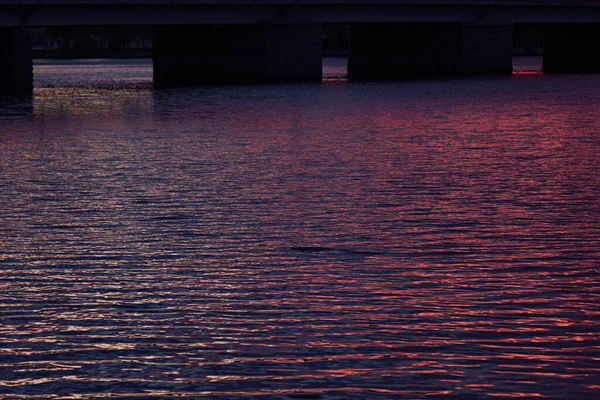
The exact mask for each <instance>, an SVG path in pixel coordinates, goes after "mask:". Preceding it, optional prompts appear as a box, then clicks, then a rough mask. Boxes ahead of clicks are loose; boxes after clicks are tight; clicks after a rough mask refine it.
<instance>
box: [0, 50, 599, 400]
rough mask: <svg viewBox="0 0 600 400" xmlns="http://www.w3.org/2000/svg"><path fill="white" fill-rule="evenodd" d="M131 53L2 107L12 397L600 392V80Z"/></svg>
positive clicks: (3, 364)
mask: <svg viewBox="0 0 600 400" xmlns="http://www.w3.org/2000/svg"><path fill="white" fill-rule="evenodd" d="M119 63H120V62H116V65H117V67H115V69H118V70H119V72H114V74H115V75H114V76H113V75H111V76H109V77H108V78H106V77H103V76H100V77H96V80H94V82H95V84H94V85H92V87H82V86H84V85H80V84H79V83H78V82H79V81H78V80H77V79H78V78H77V76H79V75H77V74H73V78H72V79H73V80H74V81H72V82H71V81H67V82H65V81H64V80H62V79H64V75H60V78H57V76H58V75H57V74H55V73H48V74H44V73H43V71H44V70H45V71H50V72H51V71H54V70H53V68H54V66H52V65H44V68H45V69H44V68H39V67H40V66H38V67H36V68H38V69H36V72H37V73H38V75H37V76H36V83H37V85H38V88H37V89H36V91H35V95H34V98H33V100H32V104H31V110H32V111H31V112H30V113H25V115H18V114H15V115H9V116H4V115H3V116H2V117H1V118H0V132H1V133H0V154H2V157H0V205H1V207H0V222H1V223H0V271H1V274H0V397H2V396H6V397H7V398H10V399H13V398H14V399H33V398H54V399H89V398H98V399H101V398H121V399H131V398H135V399H156V398H169V397H171V396H174V395H178V396H180V398H189V399H193V398H200V397H204V398H215V399H220V398H222V399H229V398H248V397H251V398H265V399H267V398H268V399H294V398H312V399H371V398H372V399H390V398H392V399H488V398H498V399H513V398H525V399H538V398H542V399H590V400H592V399H596V398H598V396H600V386H599V385H598V382H600V339H599V337H600V336H599V333H600V326H599V324H598V320H599V317H600V305H599V304H600V280H599V276H598V267H599V265H600V231H599V227H600V206H599V205H600V192H599V191H598V188H599V187H600V172H599V170H598V154H599V153H600V136H598V132H600V111H599V109H598V107H597V105H598V104H600V92H598V90H597V88H598V86H599V85H600V77H597V76H593V75H592V76H579V75H569V76H545V75H531V74H517V75H515V76H513V77H508V78H479V79H449V80H436V81H412V82H397V83H393V82H392V83H389V82H388V83H350V82H340V81H339V80H338V79H337V78H336V79H333V80H332V81H329V82H327V81H326V82H325V83H323V84H320V85H313V84H311V85H268V86H261V85H256V86H254V85H250V86H241V87H215V88H196V89H178V90H161V91H154V90H153V89H152V87H151V86H150V85H148V84H147V83H144V82H142V81H140V82H134V83H132V82H130V80H128V79H129V78H123V79H121V78H120V76H122V75H123V74H124V75H125V76H126V77H128V76H129V75H128V74H131V75H132V76H135V75H136V74H138V72H139V71H140V70H143V71H146V70H147V64H144V63H147V62H146V61H143V60H142V61H138V62H137V63H135V62H131V61H123V64H119ZM60 68H74V67H73V66H72V65H70V64H68V63H66V64H64V65H60ZM111 68H112V67H111ZM335 68H337V64H335V62H334V64H333V65H332V69H335ZM123 71H125V72H123ZM334 75H335V74H334ZM80 79H82V80H84V81H85V82H88V81H87V79H88V78H87V75H84V76H83V78H82V77H81V76H80ZM90 79H91V78H90ZM115 82H116V83H115ZM59 83H60V84H59ZM52 86H54V87H52ZM90 105H93V107H90Z"/></svg>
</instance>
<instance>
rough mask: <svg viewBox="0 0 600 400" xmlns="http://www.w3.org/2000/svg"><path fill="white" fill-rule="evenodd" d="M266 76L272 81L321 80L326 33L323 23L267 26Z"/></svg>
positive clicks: (265, 33)
mask: <svg viewBox="0 0 600 400" xmlns="http://www.w3.org/2000/svg"><path fill="white" fill-rule="evenodd" d="M263 32H264V38H265V79H266V80H272V81H279V80H287V81H289V80H295V81H298V80H300V81H321V79H322V78H323V33H322V26H321V25H320V24H303V25H300V24H293V25H290V24H288V25H284V24H275V23H266V24H264V26H263Z"/></svg>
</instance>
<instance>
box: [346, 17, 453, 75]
mask: <svg viewBox="0 0 600 400" xmlns="http://www.w3.org/2000/svg"><path fill="white" fill-rule="evenodd" d="M459 37H460V25H459V24H454V23H361V24H353V25H351V26H350V51H349V57H348V75H349V76H350V78H351V79H354V80H390V79H391V80H394V79H403V78H410V77H419V76H432V75H453V74H457V73H458V71H459V55H460V40H459Z"/></svg>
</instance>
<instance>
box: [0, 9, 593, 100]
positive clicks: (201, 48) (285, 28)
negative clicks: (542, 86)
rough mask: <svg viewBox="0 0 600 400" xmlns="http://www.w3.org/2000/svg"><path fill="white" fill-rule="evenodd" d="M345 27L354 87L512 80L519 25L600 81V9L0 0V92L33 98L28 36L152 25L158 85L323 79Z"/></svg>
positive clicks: (566, 65) (556, 58)
mask: <svg viewBox="0 0 600 400" xmlns="http://www.w3.org/2000/svg"><path fill="white" fill-rule="evenodd" d="M326 23H345V24H348V25H349V26H350V34H351V41H350V51H349V61H348V72H349V75H350V77H351V78H352V79H357V80H360V79H362V80H373V79H402V78H407V77H412V76H429V75H436V76H439V75H471V74H510V73H512V32H513V29H514V26H515V24H538V25H539V26H541V27H542V30H543V32H544V55H543V57H544V69H545V71H547V72H593V73H598V72H600V51H599V50H600V45H599V43H600V0H79V1H77V0H0V92H28V91H29V92H30V91H31V90H32V85H33V83H32V82H33V73H32V51H31V41H30V39H29V34H28V29H29V28H34V27H60V26H66V27H68V26H150V27H152V30H153V37H154V45H153V64H154V81H155V83H156V84H157V85H159V86H160V85H163V86H170V85H184V86H185V85H197V84H213V83H235V82H256V81H287V80H299V81H318V80H321V78H322V72H321V70H322V68H321V67H322V26H323V24H326Z"/></svg>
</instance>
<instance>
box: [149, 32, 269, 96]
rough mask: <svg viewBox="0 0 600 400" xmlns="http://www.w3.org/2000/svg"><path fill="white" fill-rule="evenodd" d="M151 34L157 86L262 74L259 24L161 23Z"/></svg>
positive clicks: (242, 79) (241, 79)
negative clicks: (183, 24) (171, 24)
mask: <svg viewBox="0 0 600 400" xmlns="http://www.w3.org/2000/svg"><path fill="white" fill-rule="evenodd" d="M153 34H154V39H153V49H152V51H153V54H152V59H153V64H154V82H155V84H156V85H158V86H192V85H203V84H226V83H237V82H250V81H255V80H257V79H258V77H260V76H261V75H262V71H263V56H262V55H263V53H264V43H263V40H262V31H261V28H260V27H259V26H255V25H226V26H210V25H203V26H165V27H156V28H155V29H154V32H153Z"/></svg>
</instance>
